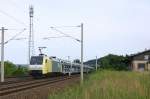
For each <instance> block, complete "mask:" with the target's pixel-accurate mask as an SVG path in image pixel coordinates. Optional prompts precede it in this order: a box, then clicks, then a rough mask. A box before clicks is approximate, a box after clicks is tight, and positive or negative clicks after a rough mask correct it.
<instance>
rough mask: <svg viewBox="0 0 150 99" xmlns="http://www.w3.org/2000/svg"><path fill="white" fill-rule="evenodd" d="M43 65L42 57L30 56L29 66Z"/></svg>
mask: <svg viewBox="0 0 150 99" xmlns="http://www.w3.org/2000/svg"><path fill="white" fill-rule="evenodd" d="M42 63H43V56H32V57H31V60H30V65H41V64H42Z"/></svg>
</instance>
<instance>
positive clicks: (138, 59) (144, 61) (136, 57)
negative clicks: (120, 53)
mask: <svg viewBox="0 0 150 99" xmlns="http://www.w3.org/2000/svg"><path fill="white" fill-rule="evenodd" d="M130 60H131V65H130V69H131V70H133V71H148V70H150V50H145V51H143V52H140V53H137V54H133V55H131V57H130Z"/></svg>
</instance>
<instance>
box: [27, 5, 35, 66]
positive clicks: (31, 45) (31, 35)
mask: <svg viewBox="0 0 150 99" xmlns="http://www.w3.org/2000/svg"><path fill="white" fill-rule="evenodd" d="M33 13H34V11H33V6H32V5H31V6H30V7H29V17H30V27H29V28H30V29H29V53H28V54H29V55H28V57H29V58H28V59H29V60H28V64H30V58H31V56H32V55H34V32H33Z"/></svg>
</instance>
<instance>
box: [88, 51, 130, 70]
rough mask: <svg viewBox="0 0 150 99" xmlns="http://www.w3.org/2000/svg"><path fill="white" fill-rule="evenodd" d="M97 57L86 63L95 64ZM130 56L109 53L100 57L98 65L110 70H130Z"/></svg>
mask: <svg viewBox="0 0 150 99" xmlns="http://www.w3.org/2000/svg"><path fill="white" fill-rule="evenodd" d="M95 61H96V60H95V59H94V60H90V61H88V62H85V64H88V65H91V66H93V67H94V66H95ZM129 62H130V61H129V56H128V55H126V56H122V55H114V54H109V55H106V56H104V57H101V58H99V59H98V66H99V67H100V68H101V69H109V70H118V71H121V70H129Z"/></svg>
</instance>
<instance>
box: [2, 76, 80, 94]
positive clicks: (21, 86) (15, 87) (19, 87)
mask: <svg viewBox="0 0 150 99" xmlns="http://www.w3.org/2000/svg"><path fill="white" fill-rule="evenodd" d="M75 77H79V75H72V76H71V77H69V76H64V77H62V76H60V77H55V78H46V79H38V80H31V81H28V82H20V83H10V84H5V85H2V86H0V96H5V95H8V94H12V93H16V92H20V91H24V90H27V89H31V88H36V87H40V86H44V85H48V84H52V83H55V82H60V81H65V80H67V79H72V78H75Z"/></svg>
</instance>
